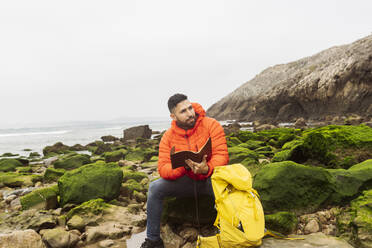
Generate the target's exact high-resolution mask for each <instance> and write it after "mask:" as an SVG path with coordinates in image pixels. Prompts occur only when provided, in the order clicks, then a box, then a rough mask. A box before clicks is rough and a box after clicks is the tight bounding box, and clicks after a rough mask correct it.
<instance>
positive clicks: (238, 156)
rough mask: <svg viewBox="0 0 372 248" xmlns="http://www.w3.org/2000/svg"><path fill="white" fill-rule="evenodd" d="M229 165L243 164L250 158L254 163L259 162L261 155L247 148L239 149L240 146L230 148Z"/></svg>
mask: <svg viewBox="0 0 372 248" xmlns="http://www.w3.org/2000/svg"><path fill="white" fill-rule="evenodd" d="M228 151H229V163H231V164H234V163H241V162H242V161H244V160H245V159H247V158H249V159H252V160H254V161H258V157H259V155H258V154H257V153H256V152H254V151H251V150H249V149H247V148H244V147H239V146H234V147H229V148H228Z"/></svg>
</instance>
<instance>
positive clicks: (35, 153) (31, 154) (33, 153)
mask: <svg viewBox="0 0 372 248" xmlns="http://www.w3.org/2000/svg"><path fill="white" fill-rule="evenodd" d="M28 157H30V158H34V157H41V155H40V153H38V152H31V153H30V155H28Z"/></svg>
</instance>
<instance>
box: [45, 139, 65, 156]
mask: <svg viewBox="0 0 372 248" xmlns="http://www.w3.org/2000/svg"><path fill="white" fill-rule="evenodd" d="M70 150H71V149H70V147H69V146H67V145H64V144H63V143H62V142H57V143H55V144H54V145H52V146H46V147H44V149H43V154H44V156H45V157H50V156H54V155H56V154H63V153H68V152H70Z"/></svg>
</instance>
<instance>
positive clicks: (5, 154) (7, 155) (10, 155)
mask: <svg viewBox="0 0 372 248" xmlns="http://www.w3.org/2000/svg"><path fill="white" fill-rule="evenodd" d="M17 156H19V154H13V153H11V152H5V153H3V155H1V156H0V157H17Z"/></svg>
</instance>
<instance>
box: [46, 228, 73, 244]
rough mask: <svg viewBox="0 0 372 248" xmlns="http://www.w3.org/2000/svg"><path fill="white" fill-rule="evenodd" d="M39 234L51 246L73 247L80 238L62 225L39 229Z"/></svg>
mask: <svg viewBox="0 0 372 248" xmlns="http://www.w3.org/2000/svg"><path fill="white" fill-rule="evenodd" d="M40 234H41V235H42V237H43V240H44V241H45V243H47V244H48V245H49V247H51V248H68V247H74V246H75V245H76V244H77V243H78V241H79V240H80V238H79V235H77V234H76V233H73V232H68V231H66V230H65V229H64V228H63V227H57V228H54V229H46V230H41V231H40Z"/></svg>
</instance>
